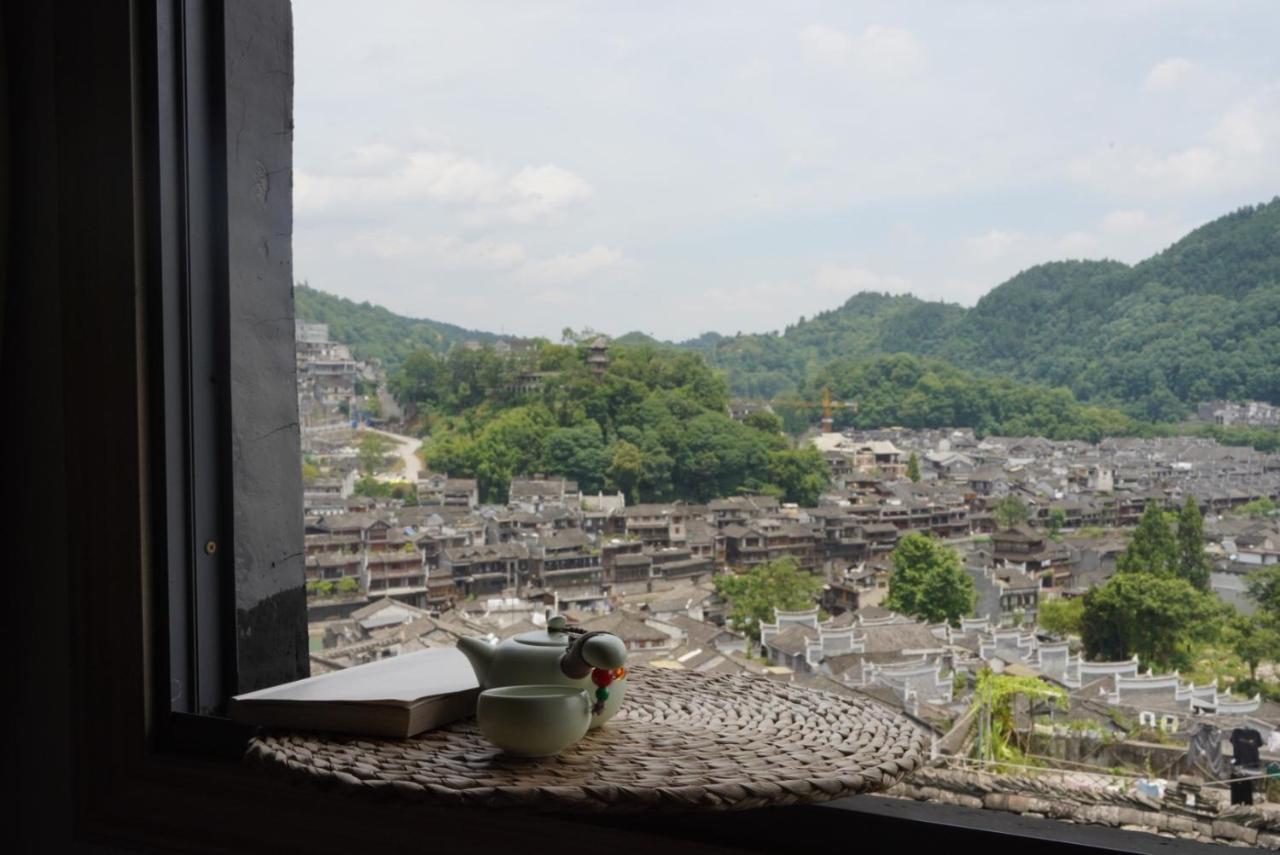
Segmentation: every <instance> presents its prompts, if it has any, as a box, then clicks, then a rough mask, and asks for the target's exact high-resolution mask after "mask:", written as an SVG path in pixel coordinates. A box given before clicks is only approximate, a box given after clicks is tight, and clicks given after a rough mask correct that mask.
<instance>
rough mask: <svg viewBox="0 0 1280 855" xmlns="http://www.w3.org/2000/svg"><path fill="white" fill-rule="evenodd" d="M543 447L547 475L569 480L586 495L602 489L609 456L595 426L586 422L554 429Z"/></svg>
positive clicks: (598, 428)
mask: <svg viewBox="0 0 1280 855" xmlns="http://www.w3.org/2000/svg"><path fill="white" fill-rule="evenodd" d="M546 443H547V445H546V449H547V450H546V454H545V456H544V458H543V460H544V466H543V469H544V470H545V471H546V472H547V473H549V474H552V475H561V476H564V477H566V478H572V479H573V480H575V481H577V482H578V486H579V487H580V488H581V489H582V490H583V491H584V492H587V493H594V492H596V491H597V490H599V489H602V488H603V487H604V480H605V475H606V470H607V469H608V468H609V463H610V456H609V451H608V449H607V448H606V446H605V443H604V437H603V436H601V434H600V426H599V425H597V424H596V423H595V422H587V423H585V424H581V425H577V426H575V427H567V428H558V429H556V430H554V431H552V432H551V433H550V434H549V435H548V436H547V440H546Z"/></svg>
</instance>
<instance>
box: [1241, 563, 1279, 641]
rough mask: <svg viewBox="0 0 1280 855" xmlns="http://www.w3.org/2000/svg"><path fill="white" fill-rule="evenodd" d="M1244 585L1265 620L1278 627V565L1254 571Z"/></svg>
mask: <svg viewBox="0 0 1280 855" xmlns="http://www.w3.org/2000/svg"><path fill="white" fill-rule="evenodd" d="M1245 584H1246V586H1247V588H1246V589H1247V591H1248V593H1249V597H1250V598H1251V599H1252V600H1253V601H1254V602H1255V603H1257V604H1258V609H1259V610H1260V611H1261V612H1262V613H1263V615H1264V616H1265V617H1266V619H1267V620H1269V621H1270V622H1271V623H1272V625H1274V626H1277V627H1280V564H1272V565H1270V566H1268V567H1264V568H1262V569H1261V570H1255V571H1254V572H1252V573H1250V574H1249V575H1248V576H1247V577H1246V578H1245Z"/></svg>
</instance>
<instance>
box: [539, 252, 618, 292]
mask: <svg viewBox="0 0 1280 855" xmlns="http://www.w3.org/2000/svg"><path fill="white" fill-rule="evenodd" d="M622 258H623V256H622V253H620V252H618V251H617V250H615V249H610V248H608V247H605V246H593V247H591V249H587V250H583V251H582V252H567V253H562V254H561V255H556V256H552V257H551V258H542V259H531V260H530V261H529V262H528V263H526V264H525V265H524V267H522V268H521V270H520V275H521V277H522V278H524V279H528V280H532V281H537V282H574V281H576V280H578V279H583V278H585V277H587V276H594V275H595V274H597V273H601V272H603V271H605V270H608V269H609V268H611V267H614V266H616V265H617V264H619V263H620V262H621V261H622ZM544 293H551V292H544Z"/></svg>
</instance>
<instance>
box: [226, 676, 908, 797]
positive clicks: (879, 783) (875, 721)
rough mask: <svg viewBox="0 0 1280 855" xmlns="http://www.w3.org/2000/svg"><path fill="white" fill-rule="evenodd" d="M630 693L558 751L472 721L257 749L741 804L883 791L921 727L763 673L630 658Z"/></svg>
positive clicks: (432, 790)
mask: <svg viewBox="0 0 1280 855" xmlns="http://www.w3.org/2000/svg"><path fill="white" fill-rule="evenodd" d="M627 681H628V684H629V685H628V687H627V697H626V703H625V705H624V706H623V709H622V710H621V711H620V712H619V713H618V715H617V716H616V717H615V718H614V719H613V720H612V721H610V722H609V723H608V724H607V725H605V726H604V727H601V728H599V729H597V730H593V731H591V732H590V733H589V734H588V735H587V736H586V737H585V738H584V739H583V740H582V741H580V742H578V743H577V744H576V745H574V746H572V747H570V748H568V749H566V750H565V751H562V752H561V753H560V754H559V755H557V756H555V757H548V758H542V759H538V760H526V759H520V758H515V757H510V756H508V755H506V754H503V753H502V752H501V751H499V750H498V749H497V748H495V747H494V746H492V745H491V744H490V743H488V742H487V741H485V739H484V737H483V736H481V735H480V731H479V729H478V727H477V726H476V723H475V720H474V719H468V720H465V721H459V722H455V723H453V724H451V725H448V726H447V727H443V728H440V729H437V730H433V731H428V732H426V733H423V734H420V735H419V736H415V737H411V738H408V739H372V738H367V737H342V736H322V735H317V734H306V733H278V732H277V733H265V734H261V735H259V736H257V737H255V738H254V739H253V740H252V742H251V743H250V746H249V752H248V759H249V760H250V761H252V762H255V763H260V764H265V765H267V766H270V767H273V768H276V769H280V770H284V771H286V772H288V773H290V774H292V775H294V776H297V777H302V778H307V779H310V780H312V781H315V782H317V783H329V784H333V785H337V786H342V787H347V788H350V789H352V790H364V791H368V792H370V793H373V792H378V793H379V794H380V795H383V796H389V797H393V798H396V799H409V800H416V801H420V802H428V803H432V804H440V805H450V804H451V805H473V806H485V807H493V806H521V807H525V808H534V809H541V810H552V811H558V810H573V811H581V810H604V809H608V810H612V811H617V810H690V809H695V810H706V809H711V810H740V809H747V808H756V807H764V806H768V805H785V804H798V803H803V802H820V801H826V800H829V799H835V798H840V797H842V796H851V795H856V794H858V793H868V792H877V791H880V790H883V789H886V788H888V787H891V786H892V785H893V784H895V783H897V782H898V781H899V780H901V778H902V777H903V776H904V775H906V774H907V773H908V772H910V771H912V770H913V769H915V768H917V767H918V766H919V765H921V764H922V763H923V751H924V748H925V743H924V737H923V735H922V734H921V732H920V731H919V730H917V729H916V728H915V727H914V726H912V724H911V723H910V722H909V721H908V720H907V719H906V718H905V717H903V716H901V715H899V714H897V713H895V712H894V711H892V710H890V709H889V708H887V707H885V706H883V705H881V704H879V703H877V702H876V701H874V700H872V699H870V698H863V697H850V696H845V695H835V694H829V693H827V692H821V691H817V690H814V689H805V688H800V687H797V686H794V685H792V684H790V683H786V682H781V681H776V680H772V679H768V678H765V677H753V676H742V675H716V676H704V675H701V674H697V673H693V672H689V671H673V670H666V669H660V668H644V667H637V668H634V669H629V672H628V676H627Z"/></svg>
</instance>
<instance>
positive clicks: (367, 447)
mask: <svg viewBox="0 0 1280 855" xmlns="http://www.w3.org/2000/svg"><path fill="white" fill-rule="evenodd" d="M390 448H391V440H389V439H387V438H386V437H385V436H383V435H382V434H379V433H374V432H373V431H362V432H361V434H360V444H359V446H358V447H357V450H356V459H357V460H358V461H359V463H360V471H361V472H363V473H364V474H365V475H372V474H373V473H375V472H377V471H378V470H379V469H381V468H382V461H383V458H384V457H385V456H386V454H387V452H388V451H389V450H390Z"/></svg>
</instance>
